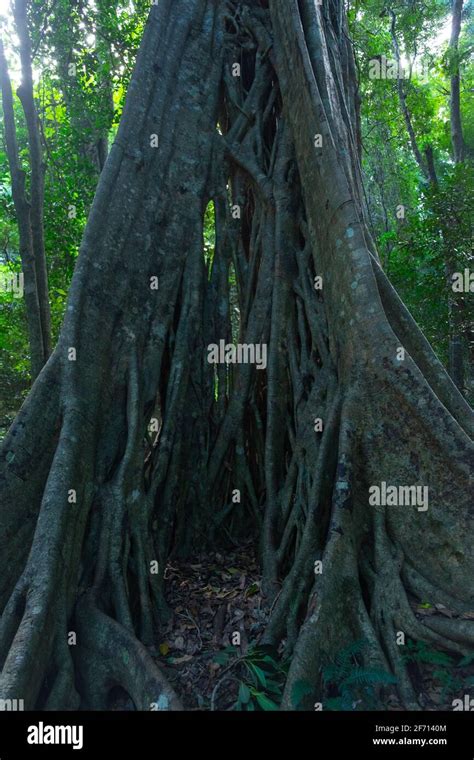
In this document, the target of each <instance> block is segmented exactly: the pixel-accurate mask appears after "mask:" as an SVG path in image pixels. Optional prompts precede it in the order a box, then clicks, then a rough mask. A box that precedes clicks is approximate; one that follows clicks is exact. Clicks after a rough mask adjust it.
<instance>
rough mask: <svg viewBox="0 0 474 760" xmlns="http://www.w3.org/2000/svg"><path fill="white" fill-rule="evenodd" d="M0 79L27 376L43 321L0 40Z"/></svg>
mask: <svg viewBox="0 0 474 760" xmlns="http://www.w3.org/2000/svg"><path fill="white" fill-rule="evenodd" d="M0 78H1V88H2V105H3V119H4V130H5V145H6V151H7V156H8V165H9V168H10V176H11V180H12V197H13V203H14V206H15V212H16V216H17V222H18V233H19V241H20V257H21V265H22V270H23V276H24V289H25V306H26V318H27V323H28V340H29V345H30V354H31V376H32V378H33V380H34V379H35V378H36V377H37V375H38V374H39V373H40V371H41V369H42V367H43V365H44V362H45V356H44V340H43V324H42V319H41V308H40V298H39V293H38V274H37V270H36V259H35V255H34V249H33V237H32V232H31V206H30V203H29V201H28V198H27V195H26V190H25V173H24V171H23V169H22V168H21V164H20V159H19V155H18V145H17V139H16V127H15V114H14V110H13V96H12V86H11V81H10V76H9V74H8V66H7V61H6V59H5V54H4V51H3V44H2V42H1V40H0Z"/></svg>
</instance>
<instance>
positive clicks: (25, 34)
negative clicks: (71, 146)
mask: <svg viewBox="0 0 474 760" xmlns="http://www.w3.org/2000/svg"><path fill="white" fill-rule="evenodd" d="M14 17H15V26H16V31H17V34H18V38H19V40H20V60H21V73H22V82H21V85H20V87H19V88H18V90H17V94H18V97H19V98H20V100H21V104H22V106H23V112H24V114H25V121H26V126H27V129H28V149H29V162H30V172H31V173H30V222H31V239H32V244H33V255H34V259H35V270H36V284H37V289H38V303H39V310H40V316H41V335H42V340H43V364H45V362H46V361H47V360H48V358H49V355H50V354H51V313H50V306H49V288H48V267H47V263H46V252H45V246H44V229H43V215H44V172H45V165H44V163H43V157H42V149H41V136H40V131H39V124H38V114H37V112H36V106H35V99H34V94H33V71H32V66H31V41H30V33H29V29H28V19H27V0H15V3H14Z"/></svg>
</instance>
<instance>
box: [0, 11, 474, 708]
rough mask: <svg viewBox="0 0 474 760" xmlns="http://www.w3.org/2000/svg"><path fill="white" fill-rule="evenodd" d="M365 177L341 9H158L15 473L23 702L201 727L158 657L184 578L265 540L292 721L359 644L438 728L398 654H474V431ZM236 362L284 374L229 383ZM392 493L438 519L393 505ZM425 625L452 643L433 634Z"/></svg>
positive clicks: (13, 640) (9, 556)
mask: <svg viewBox="0 0 474 760" xmlns="http://www.w3.org/2000/svg"><path fill="white" fill-rule="evenodd" d="M236 64H238V66H239V67H240V68H237V69H236V68H235V65H236ZM359 153H360V135H359V128H358V95H357V79H356V71H355V66H354V60H353V55H352V48H351V44H350V41H349V39H348V36H347V30H346V19H345V13H344V4H343V2H342V0H324V2H323V3H322V5H318V4H316V3H315V2H314V0H270V2H268V1H267V0H246V2H243V1H239V2H237V1H234V0H226V1H224V0H222V1H220V0H160V2H159V4H158V6H157V7H154V8H153V9H152V10H151V14H150V18H149V21H148V24H147V27H146V30H145V34H144V38H143V42H142V46H141V50H140V53H139V57H138V61H137V64H136V68H135V73H134V76H133V79H132V82H131V85H130V88H129V92H128V97H127V102H126V106H125V110H124V114H123V118H122V121H121V124H120V128H119V131H118V135H117V137H116V140H115V142H114V144H113V146H112V148H111V151H110V154H109V157H108V160H107V163H106V165H105V168H104V169H103V172H102V174H101V177H100V181H99V185H98V189H97V193H96V197H95V200H94V204H93V207H92V210H91V213H90V217H89V221H88V224H87V228H86V231H85V234H84V238H83V242H82V247H81V251H80V256H79V260H78V262H77V266H76V271H75V274H74V278H73V282H72V286H71V291H70V295H69V300H68V306H67V312H66V317H65V321H64V325H63V329H62V332H61V336H60V339H59V342H58V345H57V347H56V349H55V351H54V353H53V354H52V356H51V358H50V359H49V361H48V363H47V365H46V366H45V368H44V369H43V371H42V372H41V374H40V376H39V377H38V379H37V380H36V382H35V384H34V386H33V389H32V391H31V393H30V395H29V396H28V398H27V399H26V401H25V403H24V405H23V407H22V409H21V411H20V412H19V414H18V416H17V418H16V420H15V422H14V424H13V426H12V427H11V429H10V431H9V433H8V435H7V437H6V439H5V441H4V443H3V447H2V450H1V462H0V495H1V502H0V503H1V506H0V527H1V534H0V535H1V537H0V604H1V609H2V611H3V612H2V617H1V624H0V656H1V664H2V674H1V677H0V697H1V698H3V699H7V698H17V699H18V698H22V699H24V700H25V706H26V708H34V707H37V708H40V709H54V708H61V709H76V708H79V707H89V708H92V709H101V708H104V707H106V706H107V704H108V695H109V693H110V691H111V690H112V689H113V688H114V687H116V686H120V687H121V688H122V689H124V690H125V691H126V692H127V693H128V694H129V695H130V697H131V699H132V700H133V702H134V704H135V706H136V708H137V709H150V705H151V703H155V704H156V703H157V704H158V705H159V706H160V707H161V709H175V708H179V704H180V702H179V698H178V697H177V696H176V695H175V694H174V693H173V690H172V689H171V687H170V686H169V684H168V683H167V681H166V679H165V678H164V677H163V675H162V674H161V673H160V670H159V668H158V667H157V665H156V663H155V662H154V660H153V659H152V657H151V656H150V654H149V652H148V650H147V647H148V646H150V645H152V644H153V643H156V642H157V641H158V640H159V638H158V637H159V630H160V626H161V625H162V622H163V620H164V618H165V616H166V612H167V608H166V601H165V592H166V588H165V583H164V578H163V572H164V568H165V566H166V562H167V558H168V557H169V555H170V552H172V551H179V552H180V554H182V555H186V554H187V553H191V552H192V551H193V550H194V549H196V547H200V548H202V547H203V546H205V545H206V544H207V545H213V546H216V545H217V544H218V543H219V542H220V541H225V540H226V535H229V533H230V534H231V535H232V536H234V537H236V538H239V537H240V538H241V537H248V536H249V535H252V536H254V537H256V538H258V541H259V546H260V556H261V563H262V572H263V584H264V589H265V594H266V599H267V602H268V605H269V607H271V614H270V616H269V623H268V627H267V630H266V632H265V635H264V639H263V641H264V642H265V643H267V644H273V645H275V646H279V645H280V647H281V642H283V643H284V654H285V655H286V656H288V657H291V665H290V667H289V671H288V676H287V681H286V686H285V691H284V694H283V701H282V708H283V709H294V708H295V707H296V705H295V704H294V702H293V701H292V694H293V693H294V686H295V684H297V683H298V682H301V681H303V682H305V683H309V685H310V687H311V688H312V689H313V692H311V693H310V694H309V695H308V697H307V698H305V699H303V700H302V701H301V703H300V704H299V707H309V708H310V709H311V707H312V704H313V702H314V701H315V700H316V699H318V698H319V697H320V696H321V694H322V683H321V668H322V667H324V665H325V663H327V662H328V661H330V660H331V658H332V657H333V656H334V654H335V653H336V652H338V651H340V650H341V649H342V648H343V647H345V646H347V645H348V644H350V643H351V642H353V641H354V640H360V639H364V640H365V641H366V642H367V643H368V646H367V647H366V648H365V649H364V653H363V659H364V664H366V665H368V666H378V667H380V668H381V669H384V670H386V671H391V672H392V673H393V675H394V676H395V677H396V679H397V682H396V686H394V687H390V688H395V689H396V691H397V693H398V698H399V700H400V701H401V703H402V704H403V706H404V707H406V708H415V709H416V708H417V707H420V704H419V702H418V694H417V692H416V689H415V687H414V685H413V683H412V681H411V678H410V673H409V671H408V670H407V667H406V662H405V659H404V658H403V656H402V650H403V647H401V646H399V645H398V643H397V634H398V632H403V633H404V634H405V636H406V637H407V639H408V638H411V639H414V640H417V641H420V640H421V641H425V642H429V643H430V644H432V645H433V646H435V647H437V648H440V649H443V650H447V651H450V652H454V653H458V654H462V655H466V654H470V653H472V652H474V622H473V621H472V620H469V619H464V618H462V614H463V613H466V612H468V611H471V610H472V609H473V603H474V591H473V584H472V580H473V578H474V552H473V545H472V538H471V536H472V528H473V520H474V515H473V507H472V500H471V499H470V487H471V490H472V465H473V445H472V436H473V430H474V418H473V414H472V410H471V409H470V407H469V406H468V404H467V403H466V402H465V400H464V399H463V397H462V395H461V394H460V393H459V391H458V390H457V388H456V387H455V385H454V384H453V383H452V381H451V380H450V378H449V376H448V375H447V373H446V371H445V370H444V368H443V367H442V365H441V364H440V362H439V361H438V360H437V359H436V357H435V355H434V353H433V352H432V350H431V348H430V346H429V345H428V343H427V341H426V340H425V338H424V337H423V335H422V334H421V332H420V330H419V329H418V327H417V325H416V323H415V322H414V320H413V319H412V318H411V316H410V314H409V313H408V311H407V310H406V309H405V307H404V306H403V304H402V303H401V301H400V299H399V298H398V296H397V294H396V292H395V291H394V289H393V288H392V286H391V284H390V282H389V281H388V280H387V278H386V276H385V274H384V273H383V271H382V269H381V267H380V266H379V263H378V257H377V252H376V250H375V247H374V244H373V241H372V239H371V237H370V233H369V231H368V225H367V222H366V209H365V205H364V200H363V193H362V187H361V176H360V166H359ZM211 201H212V203H213V208H214V213H215V228H216V245H215V250H214V254H213V257H212V261H209V260H208V261H206V260H205V259H204V257H203V239H202V238H203V219H204V216H205V214H206V212H207V210H208V207H209V203H210V202H211ZM156 278H158V280H156ZM317 278H321V279H317ZM157 282H158V287H154V284H155V285H156V283H157ZM229 283H231V284H229ZM315 284H316V287H315ZM321 284H322V287H318V286H319V285H321ZM235 303H237V308H238V320H237V321H236V319H235V318H234V316H233V314H234V312H233V311H232V310H233V309H234V308H235ZM237 331H238V334H236V333H237ZM236 338H237V339H238V341H239V342H241V343H246V344H260V343H266V344H267V345H268V362H267V366H266V369H265V370H261V369H257V368H256V367H255V366H253V365H251V364H239V365H234V366H232V367H231V366H229V365H225V364H220V365H213V364H210V363H209V362H208V351H207V347H208V346H209V345H210V344H213V343H219V341H220V340H222V339H223V340H225V341H226V342H232V340H235V339H236ZM401 349H404V351H403V350H401ZM318 420H320V421H321V423H320V424H318V423H317V421H318ZM150 421H152V424H151V425H150ZM153 421H155V424H154V423H153ZM156 421H157V422H156ZM382 482H386V483H389V484H392V485H395V486H409V485H412V484H421V485H424V486H428V488H429V508H428V509H427V510H426V511H421V510H418V509H417V508H416V507H414V506H410V507H408V506H405V507H400V506H398V507H396V506H388V507H384V506H377V507H374V506H371V505H370V504H369V488H370V486H371V485H373V484H380V483H382ZM235 489H239V490H240V492H241V501H240V504H234V503H233V501H232V494H233V492H234V491H235ZM153 562H158V568H159V572H158V573H153V572H150V568H151V567H153V564H152V563H153ZM316 562H321V563H322V564H321V565H320V566H319V569H320V570H321V572H317V573H315V563H316ZM424 599H429V600H430V602H431V603H432V604H433V605H436V604H439V605H445V606H446V607H448V608H449V609H450V610H452V611H453V615H452V617H451V618H449V617H446V616H442V615H438V614H434V615H431V616H429V617H427V618H426V622H425V623H424V624H422V623H421V622H420V621H419V620H418V619H417V617H416V616H415V614H414V612H413V611H412V605H411V601H412V600H420V601H421V600H424ZM71 631H74V632H75V633H76V638H77V643H76V645H75V646H70V645H69V643H68V632H71ZM310 691H311V689H310ZM386 698H387V694H386V692H385V694H382V693H380V695H379V706H380V707H381V708H382V709H383V707H384V705H385V703H386Z"/></svg>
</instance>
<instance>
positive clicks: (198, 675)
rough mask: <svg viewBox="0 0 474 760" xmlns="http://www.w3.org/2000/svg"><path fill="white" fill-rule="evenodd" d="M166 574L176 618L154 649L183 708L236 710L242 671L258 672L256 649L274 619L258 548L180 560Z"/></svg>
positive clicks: (168, 595) (168, 597) (248, 547)
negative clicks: (262, 584) (265, 598)
mask: <svg viewBox="0 0 474 760" xmlns="http://www.w3.org/2000/svg"><path fill="white" fill-rule="evenodd" d="M165 579H166V597H167V601H168V604H169V606H170V608H171V611H172V616H171V618H170V620H169V622H168V624H167V627H166V629H165V631H164V632H163V637H162V641H161V642H160V645H159V652H156V654H157V657H158V663H159V666H160V668H161V669H162V670H163V672H164V673H165V674H166V676H167V677H168V679H169V681H170V683H171V684H172V686H173V687H174V689H175V690H176V691H177V693H178V694H179V696H180V698H181V700H182V702H183V705H184V708H185V709H187V710H229V709H233V707H234V706H235V705H236V702H237V700H238V696H239V689H240V688H241V687H240V684H241V683H242V681H241V680H240V678H241V677H242V679H243V680H245V675H244V672H247V671H249V674H250V675H253V676H255V670H254V668H255V667H256V668H257V671H256V672H257V673H258V671H259V667H258V665H257V664H256V662H255V658H254V656H253V654H252V653H253V652H254V650H255V646H256V644H257V643H258V640H259V638H260V636H261V634H262V633H263V631H264V628H265V624H266V621H267V618H268V610H265V607H264V604H263V597H262V593H261V589H260V571H259V566H258V563H257V560H256V555H255V551H254V547H253V546H252V545H246V546H243V547H240V548H238V549H236V550H234V551H226V552H225V556H224V554H223V553H219V552H217V551H216V552H206V553H205V554H202V555H198V556H195V557H194V558H192V559H191V560H185V561H177V560H175V561H173V562H171V563H170V564H169V565H168V567H167V569H166V573H165ZM263 669H264V670H265V666H264V668H263ZM257 681H258V679H257ZM256 685H257V684H256ZM242 690H243V693H244V698H245V696H247V691H245V686H243V687H242Z"/></svg>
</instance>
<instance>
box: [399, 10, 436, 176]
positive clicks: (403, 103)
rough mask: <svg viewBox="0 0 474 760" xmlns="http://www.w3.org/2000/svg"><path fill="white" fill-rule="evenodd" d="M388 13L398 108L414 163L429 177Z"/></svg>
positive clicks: (423, 174)
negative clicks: (417, 137)
mask: <svg viewBox="0 0 474 760" xmlns="http://www.w3.org/2000/svg"><path fill="white" fill-rule="evenodd" d="M389 13H390V17H391V19H392V21H391V25H390V33H391V36H392V47H393V53H394V56H395V60H396V62H397V89H398V99H399V101H400V108H401V111H402V115H403V118H404V121H405V125H406V128H407V132H408V136H409V138H410V145H411V149H412V152H413V155H414V157H415V160H416V163H417V164H418V167H419V169H420V171H421V174H422V176H423V177H424V178H425V179H430V172H429V169H430V165H429V164H428V168H427V166H426V164H425V162H424V161H423V156H422V154H421V150H420V147H419V145H418V141H417V139H416V134H415V130H414V128H413V122H412V119H411V113H410V109H409V108H408V104H407V97H406V93H405V87H404V85H403V77H402V75H401V74H402V71H401V58H400V47H399V44H398V39H397V30H396V24H397V17H396V15H395V13H394V12H393V11H392V10H389Z"/></svg>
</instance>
